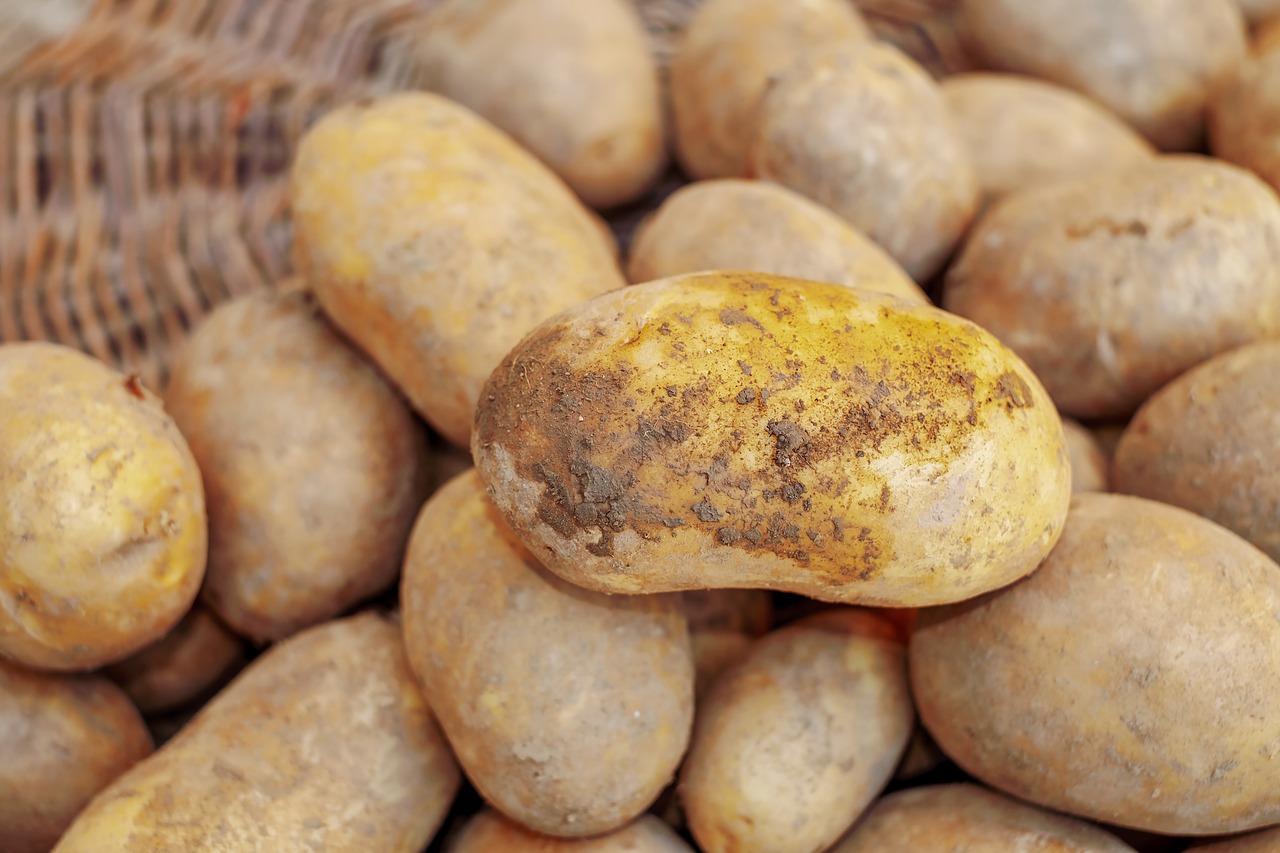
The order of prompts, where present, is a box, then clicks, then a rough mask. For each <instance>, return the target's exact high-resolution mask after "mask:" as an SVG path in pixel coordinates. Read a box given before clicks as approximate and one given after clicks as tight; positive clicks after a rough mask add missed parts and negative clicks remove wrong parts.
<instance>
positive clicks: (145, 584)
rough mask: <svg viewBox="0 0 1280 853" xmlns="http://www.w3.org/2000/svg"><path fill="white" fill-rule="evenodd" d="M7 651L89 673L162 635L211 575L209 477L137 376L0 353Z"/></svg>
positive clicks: (6, 349)
mask: <svg viewBox="0 0 1280 853" xmlns="http://www.w3.org/2000/svg"><path fill="white" fill-rule="evenodd" d="M0 435H2V436H3V437H4V438H3V441H0V656H3V657H8V658H11V659H12V660H14V661H16V662H18V663H19V664H21V665H23V666H28V667H35V668H39V669H51V670H90V669H97V668H98V667H101V666H104V665H106V664H108V663H112V662H114V661H118V660H121V659H123V658H125V657H128V656H129V655H131V654H133V653H134V652H136V651H138V650H139V649H141V648H142V647H144V646H147V645H150V644H151V643H153V642H155V641H156V640H158V639H160V638H161V637H162V636H164V635H165V634H166V633H167V632H168V631H169V629H170V628H172V627H173V626H174V625H176V624H177V623H178V621H179V620H180V619H181V618H182V617H183V615H184V614H185V613H186V612H187V610H189V609H190V607H191V603H192V601H193V600H194V599H195V597H196V594H197V592H198V591H199V589H200V582H201V580H202V579H203V577H204V569H205V547H206V541H207V526H206V521H205V504H204V487H203V485H202V483H201V480H200V469H199V468H198V467H197V466H196V461H195V459H194V458H192V455H191V450H190V449H189V448H188V447H187V443H186V441H185V440H184V439H183V437H182V435H181V434H180V433H179V432H178V428H177V427H176V426H175V425H174V423H173V420H172V419H171V418H170V417H169V416H168V415H167V414H165V411H164V408H163V407H162V406H161V404H160V401H159V399H158V398H156V396H155V395H153V394H152V393H151V392H150V391H148V390H147V389H146V388H144V387H143V386H142V384H141V383H140V382H139V381H138V380H137V379H136V378H135V377H126V376H123V375H121V374H119V373H117V372H116V371H114V370H112V369H111V368H109V367H107V365H105V364H103V363H102V362H100V361H97V360H96V359H94V358H91V357H90V356H88V355H84V354H83V353H80V352H78V351H76V350H72V349H70V348H67V347H63V346H59V345H57V344H46V343H9V344H4V345H0Z"/></svg>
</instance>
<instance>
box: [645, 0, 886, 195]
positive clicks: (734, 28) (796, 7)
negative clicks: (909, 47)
mask: <svg viewBox="0 0 1280 853" xmlns="http://www.w3.org/2000/svg"><path fill="white" fill-rule="evenodd" d="M870 37H871V34H870V31H869V30H868V29H867V25H866V23H865V22H864V21H863V20H862V17H861V16H860V15H859V14H858V12H857V10H856V9H855V7H854V5H853V4H852V3H848V2H844V0H804V2H798V3H797V2H787V3H779V2H777V0H707V2H705V3H702V4H701V5H700V6H699V7H698V11H697V12H696V13H695V14H694V16H693V18H692V19H691V20H690V21H689V23H688V25H687V26H686V27H685V30H684V33H683V34H682V36H681V38H680V41H679V42H678V44H677V46H676V51H675V55H674V56H673V57H672V59H671V71H670V87H671V113H672V123H673V124H674V126H675V142H676V154H677V156H678V157H679V160H680V164H681V166H683V167H684V170H685V172H687V173H688V174H689V175H691V176H693V177H694V178H695V179H698V178H738V177H742V176H743V175H744V174H745V173H746V166H747V140H748V139H750V137H751V132H752V130H753V128H754V127H755V122H756V114H757V110H758V109H759V104H760V97H761V95H762V94H763V92H764V91H765V89H766V88H767V87H768V85H769V84H770V80H771V79H772V78H773V77H774V75H776V74H778V73H779V72H781V71H783V70H785V69H786V68H787V66H789V65H791V64H792V63H793V62H795V61H797V60H799V59H802V58H804V57H805V56H807V55H808V54H809V53H810V52H811V51H814V50H817V49H819V48H820V47H822V46H824V45H851V44H857V43H859V42H864V41H867V40H868V39H869V38H870Z"/></svg>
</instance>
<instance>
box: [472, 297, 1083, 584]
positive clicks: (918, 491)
mask: <svg viewBox="0 0 1280 853" xmlns="http://www.w3.org/2000/svg"><path fill="white" fill-rule="evenodd" d="M472 451H473V455H474V457H475V459H476V466H477V469H478V470H479V472H480V474H481V476H482V477H483V479H484V481H485V483H486V485H487V486H488V487H489V490H490V493H491V494H492V496H493V499H494V501H495V503H496V504H497V505H498V507H499V508H500V509H501V511H502V513H503V515H504V516H505V517H506V518H507V519H508V521H509V523H510V524H511V525H512V527H513V529H514V531H515V532H516V534H517V536H519V537H520V539H521V540H522V541H523V542H525V543H526V545H527V546H528V547H529V549H530V550H531V551H532V552H533V553H534V554H535V555H536V556H537V557H538V558H539V559H540V560H542V561H543V563H544V564H545V565H546V566H547V568H549V569H551V570H552V571H554V572H556V573H557V574H560V575H561V576H562V577H565V578H566V579H568V580H570V581H572V582H574V583H575V584H577V585H579V586H583V587H587V588H590V589H596V590H600V591H605V592H622V593H637V592H660V591H670V590H680V589H706V588H718V587H728V588H757V589H770V588H771V589H779V590H786V591H790V592H797V593H800V594H802V595H806V596H809V597H812V598H818V599H822V600H827V601H834V602H843V603H864V604H883V605H892V606H906V607H911V606H918V605H924V604H932V603H938V602H943V601H955V600H959V599H962V598H967V597H970V596H973V595H977V594H979V593H980V592H984V591H986V590H989V589H993V588H995V587H998V586H1003V585H1004V584H1007V583H1009V582H1011V581H1013V580H1016V579H1017V578H1019V577H1021V576H1022V575H1024V574H1026V573H1027V572H1029V571H1031V570H1032V569H1033V568H1034V567H1035V565H1036V564H1037V563H1038V562H1039V561H1040V559H1041V558H1042V557H1043V556H1044V555H1045V554H1046V553H1047V552H1048V550H1049V548H1050V547H1051V546H1052V544H1053V542H1054V540H1055V539H1056V538H1057V535H1058V532H1059V530H1060V528H1061V524H1062V520H1063V517H1064V516H1065V513H1066V506H1067V500H1068V498H1069V491H1070V482H1069V481H1070V474H1069V468H1068V462H1067V457H1066V451H1065V448H1064V443H1063V436H1062V426H1061V423H1060V421H1059V418H1058V414H1057V412H1056V411H1055V410H1054V408H1053V405H1052V403H1051V402H1050V401H1049V399H1048V397H1047V396H1046V395H1045V393H1044V390H1043V389H1042V388H1041V386H1040V384H1039V382H1038V381H1037V379H1036V378H1035V376H1034V375H1032V373H1031V372H1030V371H1029V370H1028V369H1027V368H1026V366H1025V365H1024V364H1022V362H1020V361H1019V360H1018V359H1017V357H1016V356H1014V355H1013V354H1012V353H1011V352H1010V351H1009V350H1008V349H1006V348H1005V347H1003V346H1002V345H1001V344H999V343H998V342H997V341H996V340H995V339H994V338H993V337H992V336H991V335H989V334H988V333H987V332H985V331H983V330H982V329H979V328H978V327H977V326H974V325H973V324H971V323H968V322H966V321H964V320H961V319H959V318H957V317H953V316H951V315H949V314H947V313H945V312H943V311H940V310H938V309H936V308H932V307H928V306H922V305H916V304H912V303H909V302H905V301H903V300H900V299H897V298H895V297H892V296H889V295H886V294H878V293H873V292H871V291H858V290H855V289H853V288H848V287H842V286H840V285H833V284H820V283H816V282H805V281H799V280H795V279H788V278H783V277H779V276H769V275H764V274H756V273H725V272H718V273H707V274H695V275H688V276H677V277H675V278H669V279H662V280H659V281H656V282H649V283H646V284H641V285H635V286H633V287H629V288H626V289H625V290H620V291H616V292H614V293H611V294H607V295H605V296H603V297H600V298H597V299H594V300H591V301H590V302H587V303H584V304H582V305H580V306H578V307H577V308H575V309H572V310H570V311H567V312H564V313H563V314H561V315H560V316H558V317H556V318H553V319H551V320H549V321H547V322H546V323H544V324H543V325H542V326H540V327H539V328H538V329H536V330H535V331H533V332H532V333H531V334H530V335H529V336H528V337H527V338H525V340H524V341H523V342H522V343H521V344H520V345H519V346H517V347H516V348H515V349H514V350H512V352H511V353H510V354H509V355H508V356H507V358H506V359H505V360H504V362H503V363H502V365H501V366H499V367H498V369H497V370H496V371H494V373H493V375H492V377H491V378H490V381H489V383H488V385H487V386H486V390H485V393H484V395H483V397H482V403H481V405H480V408H479V410H478V412H477V426H476V431H475V436H474V442H473V445H472Z"/></svg>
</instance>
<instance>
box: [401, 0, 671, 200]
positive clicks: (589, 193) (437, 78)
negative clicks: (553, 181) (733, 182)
mask: <svg viewBox="0 0 1280 853" xmlns="http://www.w3.org/2000/svg"><path fill="white" fill-rule="evenodd" d="M412 33H413V47H412V57H413V64H414V72H415V73H414V74H413V76H412V78H411V80H410V81H409V82H412V83H414V84H416V86H418V87H421V88H426V89H430V90H432V91H436V92H440V93H441V94H443V95H445V96H447V97H449V98H451V99H453V100H455V101H457V102H458V103H460V104H463V105H465V106H467V107H469V108H470V109H472V110H475V111H476V112H477V113H479V114H480V115H482V116H484V117H485V118H486V119H488V120H489V121H491V122H493V123H494V124H495V125H497V126H498V127H500V128H502V129H503V130H505V131H506V132H508V133H510V134H511V135H512V136H513V137H514V138H515V140H516V141H517V142H519V143H520V144H522V145H523V146H524V147H526V148H528V149H529V150H530V151H531V152H533V153H534V154H535V155H537V156H538V157H539V158H540V159H541V160H542V161H543V162H544V163H546V164H547V165H548V166H549V167H550V168H551V169H552V170H553V171H554V172H555V173H556V174H558V175H560V177H562V178H564V180H565V182H566V183H567V184H568V185H569V186H570V187H572V188H573V190H574V191H575V192H576V193H577V194H578V195H579V196H580V197H581V198H582V200H583V201H585V202H586V203H587V204H589V205H591V206H593V207H612V206H614V205H618V204H621V203H623V202H627V201H631V200H633V199H635V198H637V197H638V196H640V195H642V194H643V193H644V192H645V191H646V190H647V189H648V188H649V187H650V186H652V185H653V183H654V182H655V181H656V180H657V179H658V177H659V176H660V175H661V174H662V170H663V168H664V167H665V166H666V163H667V154H666V147H665V139H664V134H665V131H664V130H663V127H662V120H663V115H662V102H661V99H660V96H659V88H658V69H657V64H656V62H655V60H654V57H653V54H652V52H651V51H650V50H649V45H648V43H647V41H646V39H645V31H644V26H643V24H642V23H641V21H640V19H639V16H638V15H637V13H636V9H635V7H634V5H633V4H632V3H630V2H627V0H593V2H591V3H586V4H584V3H581V2H579V0H443V2H441V3H440V4H439V5H437V6H436V7H435V8H434V9H432V11H431V12H430V13H429V14H428V15H426V16H425V17H424V18H423V20H422V22H421V26H420V27H419V28H416V29H414V30H413V31H412Z"/></svg>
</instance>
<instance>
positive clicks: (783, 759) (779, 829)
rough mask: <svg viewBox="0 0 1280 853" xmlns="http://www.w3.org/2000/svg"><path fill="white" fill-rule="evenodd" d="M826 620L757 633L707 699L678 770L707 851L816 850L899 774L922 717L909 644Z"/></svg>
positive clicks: (700, 842)
mask: <svg viewBox="0 0 1280 853" xmlns="http://www.w3.org/2000/svg"><path fill="white" fill-rule="evenodd" d="M884 633H889V634H890V635H891V634H892V633H893V629H892V627H891V626H885V628H884V631H883V632H881V634H880V635H879V636H877V635H875V634H874V633H872V634H871V635H870V636H867V635H863V634H860V633H859V632H858V630H857V626H856V625H849V626H848V629H847V630H840V629H837V628H833V627H831V626H830V624H829V623H828V624H827V625H825V626H824V625H812V624H810V625H803V624H802V625H795V626H789V627H786V628H781V629H779V630H777V631H774V632H772V633H770V634H769V635H767V636H766V637H764V638H762V639H760V640H758V641H757V642H756V643H755V645H754V646H752V648H751V649H749V650H748V652H747V654H746V656H745V657H744V658H743V659H742V660H741V661H740V662H739V663H738V664H736V665H734V666H732V667H730V668H729V669H727V670H726V671H725V672H724V673H722V674H721V676H720V678H719V679H718V680H717V681H716V682H715V684H714V686H712V688H711V690H710V692H709V693H708V695H707V696H706V697H705V698H704V699H703V700H702V702H700V703H699V706H698V720H697V724H696V726H695V728H694V735H693V739H692V741H691V742H690V746H689V754H688V756H686V758H685V763H684V767H683V769H682V770H681V775H680V797H681V801H682V802H683V803H684V807H685V813H686V814H687V816H688V821H689V828H690V830H691V831H692V832H693V836H694V838H695V839H696V840H697V842H698V845H699V847H700V849H702V850H704V851H706V853H789V851H796V853H816V851H820V850H826V849H827V848H828V847H829V846H830V845H831V844H832V843H834V842H835V841H836V839H838V838H839V837H840V836H841V835H842V834H843V833H844V832H845V830H847V829H848V828H849V827H850V826H851V825H852V824H853V822H854V820H856V819H857V817H858V815H859V814H860V813H861V812H862V810H863V809H864V808H866V807H867V805H869V804H870V803H871V801H872V800H873V799H874V798H875V796H876V795H877V794H878V793H879V792H880V789H881V788H883V787H884V785H885V783H887V782H888V781H889V778H890V777H891V776H892V775H893V771H894V768H895V767H896V766H897V764H898V760H899V758H901V756H902V753H903V750H904V749H905V748H906V745H907V739H908V738H909V737H910V735H911V730H912V725H913V723H914V720H915V714H914V712H913V710H912V706H911V696H910V693H909V692H908V688H907V674H906V649H905V648H904V646H903V645H902V643H901V642H899V641H897V640H896V639H886V638H885V637H884V635H883V634H884Z"/></svg>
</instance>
